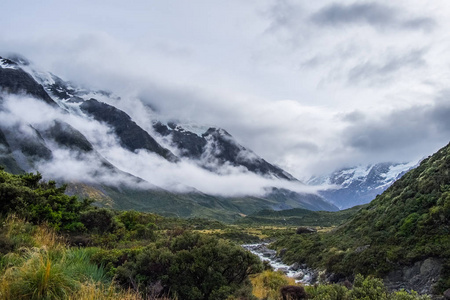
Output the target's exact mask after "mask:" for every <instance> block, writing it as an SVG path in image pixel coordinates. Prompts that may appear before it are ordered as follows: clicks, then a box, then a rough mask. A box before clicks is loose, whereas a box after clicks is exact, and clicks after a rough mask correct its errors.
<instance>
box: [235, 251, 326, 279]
mask: <svg viewBox="0 0 450 300" xmlns="http://www.w3.org/2000/svg"><path fill="white" fill-rule="evenodd" d="M267 245H268V243H259V244H246V245H242V247H243V248H245V249H247V250H249V251H250V252H251V253H253V254H255V255H257V256H258V257H259V258H260V259H261V260H262V261H267V262H268V263H269V264H270V265H271V266H272V268H273V269H274V270H275V271H282V272H283V273H285V274H286V276H288V277H291V278H294V279H295V282H298V283H303V284H311V283H313V282H314V281H315V279H316V277H317V276H316V272H315V271H314V270H312V269H310V268H308V267H307V266H306V265H304V264H303V265H302V264H298V263H294V264H292V265H286V264H284V263H283V262H282V261H281V258H280V257H278V256H277V252H276V251H275V250H272V249H269V248H268V247H267Z"/></svg>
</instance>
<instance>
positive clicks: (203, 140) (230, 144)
mask: <svg viewBox="0 0 450 300" xmlns="http://www.w3.org/2000/svg"><path fill="white" fill-rule="evenodd" d="M153 127H154V129H155V130H156V131H157V132H158V133H159V134H161V135H162V136H164V137H168V138H169V139H170V140H171V144H172V145H173V146H175V147H177V148H178V149H179V150H180V155H181V156H183V157H187V158H189V159H193V160H195V161H197V163H198V164H199V165H201V166H203V167H205V168H208V169H211V170H214V169H215V168H217V167H218V166H219V167H220V166H223V165H226V164H229V165H232V166H235V167H239V166H241V167H244V168H246V169H247V170H248V171H250V172H253V173H256V174H259V175H262V176H267V177H275V178H279V179H285V180H296V179H295V178H294V177H293V176H292V175H291V174H289V173H287V172H286V171H284V170H282V169H281V168H279V167H277V166H274V165H271V164H270V163H268V162H267V161H265V160H264V159H262V158H261V157H259V156H258V155H256V154H255V153H254V152H253V151H251V150H249V149H246V148H245V147H244V146H242V145H240V144H239V143H238V142H237V141H236V140H235V139H234V138H233V137H232V136H231V135H230V134H229V133H228V132H227V131H226V130H224V129H221V128H208V129H207V130H205V131H204V132H203V133H201V134H197V133H194V132H191V131H189V130H186V129H185V128H183V127H182V126H181V125H177V124H175V123H173V122H169V123H168V124H162V123H161V122H156V123H155V124H154V125H153Z"/></svg>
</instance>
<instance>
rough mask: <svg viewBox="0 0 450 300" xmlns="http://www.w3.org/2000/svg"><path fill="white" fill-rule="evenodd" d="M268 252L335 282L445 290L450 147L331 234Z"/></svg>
mask: <svg viewBox="0 0 450 300" xmlns="http://www.w3.org/2000/svg"><path fill="white" fill-rule="evenodd" d="M274 246H275V247H276V248H278V249H281V248H287V249H288V250H287V251H286V254H285V256H284V259H285V260H287V261H290V262H294V261H299V262H306V263H308V264H309V265H311V266H315V267H322V268H326V269H327V270H328V272H332V273H335V279H336V280H337V278H344V277H347V276H353V275H355V274H357V273H361V274H364V275H369V274H373V275H377V276H383V277H384V278H385V282H386V283H387V284H388V285H390V286H391V287H392V288H400V287H404V288H414V287H415V289H418V288H420V289H419V290H423V291H424V292H429V291H431V290H433V289H434V291H437V292H442V291H443V290H445V289H447V288H449V287H450V272H449V270H450V144H449V145H447V146H445V147H444V148H442V149H441V150H439V151H438V152H437V153H435V154H434V155H432V156H430V157H428V158H427V159H425V160H424V161H422V163H421V164H420V166H419V167H417V168H415V169H413V170H411V171H409V172H408V173H406V174H405V175H404V176H403V177H402V178H401V179H400V180H398V181H397V182H395V183H394V184H393V185H392V186H391V187H390V188H388V189H387V190H386V191H385V192H384V193H383V194H382V195H380V196H378V197H377V198H375V199H374V200H373V201H372V202H371V203H370V204H369V205H368V206H367V207H365V208H363V209H361V210H360V211H359V212H358V213H357V214H356V215H355V216H354V217H353V218H352V219H351V220H349V221H348V222H346V223H344V224H343V225H342V226H340V227H339V228H337V229H336V230H334V231H332V232H330V233H327V234H323V235H317V234H316V235H312V236H311V235H310V236H305V235H303V236H299V235H297V236H296V235H292V236H290V237H286V238H283V239H280V240H279V241H277V242H276V243H275V245H274ZM436 281H437V283H436Z"/></svg>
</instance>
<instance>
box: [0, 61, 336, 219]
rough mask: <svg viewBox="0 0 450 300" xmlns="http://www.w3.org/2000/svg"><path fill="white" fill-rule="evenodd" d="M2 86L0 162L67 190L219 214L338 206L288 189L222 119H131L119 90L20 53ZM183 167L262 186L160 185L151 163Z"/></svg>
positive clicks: (2, 65)
mask: <svg viewBox="0 0 450 300" xmlns="http://www.w3.org/2000/svg"><path fill="white" fill-rule="evenodd" d="M0 89H1V93H0V114H1V115H2V120H0V163H1V164H2V165H3V166H4V167H5V168H6V169H7V170H8V171H11V172H14V173H18V172H23V171H27V172H29V171H40V172H41V173H43V175H44V176H45V175H48V176H49V177H51V178H56V179H58V180H60V181H61V182H68V183H69V189H68V191H69V192H71V193H73V194H80V195H83V196H92V195H94V196H98V199H97V200H98V201H99V203H102V205H110V206H113V207H118V208H122V209H140V210H146V211H155V212H158V213H161V214H166V215H177V216H182V217H190V216H206V217H211V218H217V219H222V220H226V221H233V220H235V219H237V218H239V217H240V215H243V214H249V213H252V212H255V211H257V210H260V209H264V208H271V209H286V208H307V209H312V210H337V207H336V206H334V205H333V204H331V203H329V202H327V201H325V200H324V199H323V198H322V197H320V196H318V195H315V194H311V193H308V192H295V191H292V190H289V189H286V188H285V187H284V186H285V185H286V184H287V183H292V184H294V185H296V186H297V187H301V186H302V184H301V183H300V182H298V181H297V180H296V179H295V178H294V177H293V176H292V175H290V174H289V173H287V172H285V171H284V170H282V169H281V168H279V167H277V166H274V165H272V164H270V163H269V162H267V161H265V160H264V159H262V158H261V157H259V156H258V155H256V154H255V153H253V152H252V151H251V150H249V149H247V148H245V147H244V146H242V145H240V144H239V143H238V142H237V141H236V140H235V139H234V138H233V137H232V136H231V135H230V134H229V133H228V132H226V131H225V130H224V129H220V128H209V129H208V128H207V129H205V131H204V132H203V133H202V134H196V133H194V132H191V131H189V130H187V129H184V128H182V127H181V126H179V125H174V123H170V122H169V123H168V124H164V123H162V122H160V121H158V120H157V119H149V120H148V121H146V122H147V124H143V123H142V120H141V122H137V121H136V120H134V119H133V118H132V117H131V116H130V115H129V114H128V113H126V112H125V111H124V110H122V109H120V108H118V107H117V106H115V105H114V103H119V102H120V101H121V99H120V98H119V97H117V96H114V95H112V94H111V93H108V92H104V91H92V90H89V89H86V88H82V87H78V86H77V85H76V84H73V83H71V82H67V81H64V80H62V79H61V78H59V77H57V76H55V75H53V74H51V73H46V72H41V71H38V70H35V69H34V67H33V66H32V64H30V63H29V62H28V61H26V59H23V58H20V57H12V58H11V59H5V58H0ZM33 109H34V110H33ZM146 109H147V108H146ZM148 109H149V108H148ZM195 166H197V167H195ZM182 168H186V169H188V171H189V170H191V171H194V172H197V173H201V175H202V176H204V177H208V176H215V178H218V179H220V178H221V176H222V177H223V178H225V177H224V176H226V175H228V173H230V172H231V173H232V174H238V175H239V176H251V178H252V179H253V180H255V181H257V182H262V183H263V184H264V190H263V191H260V192H259V193H258V194H255V193H249V194H248V195H246V194H243V193H234V194H233V195H232V196H227V195H221V194H217V195H209V194H208V193H204V192H202V191H201V190H199V189H198V188H197V187H195V186H190V185H189V184H187V183H185V182H182V181H181V182H180V181H177V180H179V179H178V178H175V179H173V182H169V183H167V184H166V185H165V186H164V187H163V188H162V187H160V186H159V183H161V182H162V180H160V181H158V179H159V178H158V173H165V172H169V171H167V170H175V171H178V170H179V169H182ZM195 168H197V169H195ZM200 169H201V170H202V171H200ZM165 176H166V177H169V179H165V180H166V181H167V180H171V178H170V174H169V176H167V175H165ZM152 178H153V179H154V180H156V181H157V182H159V183H157V184H155V182H153V180H152ZM259 184H261V183H259ZM272 184H274V186H272ZM277 184H281V185H282V188H279V187H276V185H277ZM172 187H173V189H172ZM236 195H237V196H236Z"/></svg>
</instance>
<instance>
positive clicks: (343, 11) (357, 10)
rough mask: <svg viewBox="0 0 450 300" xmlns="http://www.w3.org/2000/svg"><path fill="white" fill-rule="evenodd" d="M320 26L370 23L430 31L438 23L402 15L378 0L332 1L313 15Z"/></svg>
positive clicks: (374, 25)
mask: <svg viewBox="0 0 450 300" xmlns="http://www.w3.org/2000/svg"><path fill="white" fill-rule="evenodd" d="M311 21H312V22H313V23H315V24H317V25H320V26H344V25H364V24H366V25H369V26H371V27H373V28H375V29H377V30H383V31H384V30H385V29H401V30H424V31H429V30H432V29H433V28H434V26H435V25H436V23H435V21H434V20H433V19H432V18H426V17H417V18H408V17H402V16H401V12H400V11H399V10H398V9H396V8H394V7H390V6H386V5H382V4H379V3H376V2H371V3H353V4H349V5H345V4H338V3H332V4H330V5H328V6H325V7H323V8H322V9H320V10H319V11H317V12H315V13H313V14H312V15H311Z"/></svg>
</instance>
